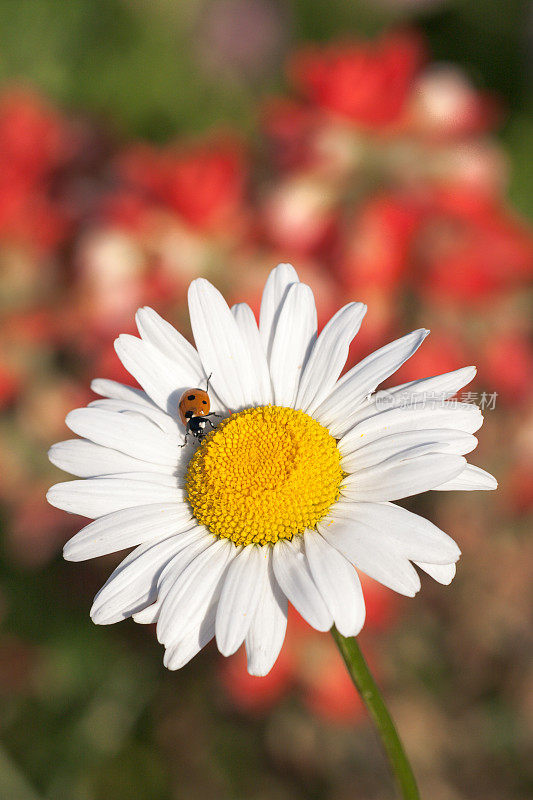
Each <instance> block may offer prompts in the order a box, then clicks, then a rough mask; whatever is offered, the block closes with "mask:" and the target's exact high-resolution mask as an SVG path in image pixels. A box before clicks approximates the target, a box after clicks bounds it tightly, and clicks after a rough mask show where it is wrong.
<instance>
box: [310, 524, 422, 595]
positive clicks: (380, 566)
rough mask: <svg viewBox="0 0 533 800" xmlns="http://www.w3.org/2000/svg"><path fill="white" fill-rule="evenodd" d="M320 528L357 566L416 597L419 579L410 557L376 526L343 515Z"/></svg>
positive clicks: (377, 579) (375, 578)
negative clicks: (370, 526)
mask: <svg viewBox="0 0 533 800" xmlns="http://www.w3.org/2000/svg"><path fill="white" fill-rule="evenodd" d="M317 527H318V530H319V532H320V533H321V534H322V536H323V537H324V539H325V540H326V541H327V542H329V544H330V545H332V546H333V547H335V548H336V549H337V550H339V552H341V553H342V554H343V555H344V556H345V557H346V558H347V559H348V561H350V562H351V563H352V564H353V565H354V566H355V567H357V569H359V570H361V572H364V573H365V574H366V575H368V577H369V578H373V579H374V580H376V581H378V582H379V583H382V584H383V585H384V586H388V587H389V589H393V590H394V591H395V592H399V594H404V595H407V596H408V597H414V595H415V594H416V593H417V592H418V590H419V589H420V578H419V577H418V575H417V572H416V570H415V569H414V567H413V566H412V564H411V563H410V562H409V560H408V559H407V558H406V557H405V556H404V555H403V553H401V552H400V550H399V548H396V547H395V546H394V545H393V543H391V542H390V540H389V539H388V538H385V537H383V539H380V538H379V537H378V536H376V531H375V529H374V528H369V527H368V526H366V525H363V524H362V523H361V522H355V521H354V520H351V519H346V518H341V517H333V516H330V517H327V518H326V519H324V520H322V521H321V522H319V523H318V526H317Z"/></svg>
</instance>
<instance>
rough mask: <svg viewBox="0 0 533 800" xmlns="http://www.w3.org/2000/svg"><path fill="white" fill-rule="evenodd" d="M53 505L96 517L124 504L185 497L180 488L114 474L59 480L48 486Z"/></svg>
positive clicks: (173, 500)
mask: <svg viewBox="0 0 533 800" xmlns="http://www.w3.org/2000/svg"><path fill="white" fill-rule="evenodd" d="M46 499H47V500H48V502H49V503H50V505H52V506H55V507H56V508H62V509H63V511H69V512H70V513H71V514H80V516H82V517H89V518H90V519H96V518H97V517H102V516H104V514H112V513H113V512H114V511H120V510H121V509H123V508H133V507H134V506H145V505H150V504H152V503H177V502H179V501H180V500H181V501H182V500H183V491H182V490H181V489H178V488H177V487H176V488H170V487H167V486H158V485H157V484H155V483H148V482H145V481H136V480H125V479H115V478H86V479H85V480H82V481H67V482H65V483H56V484H55V486H52V487H51V488H50V489H49V490H48V494H47V495H46Z"/></svg>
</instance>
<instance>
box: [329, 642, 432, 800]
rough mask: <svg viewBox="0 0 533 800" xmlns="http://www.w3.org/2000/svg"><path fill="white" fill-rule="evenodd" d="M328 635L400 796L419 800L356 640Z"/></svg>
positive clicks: (395, 736) (396, 734) (411, 773)
mask: <svg viewBox="0 0 533 800" xmlns="http://www.w3.org/2000/svg"><path fill="white" fill-rule="evenodd" d="M331 632H332V634H333V638H334V639H335V642H336V643H337V647H338V648H339V650H340V652H341V655H342V657H343V659H344V662H345V664H346V666H347V668H348V672H349V673H350V677H351V679H352V681H353V683H354V685H355V687H356V689H357V690H358V692H359V694H360V695H361V697H362V699H363V702H364V704H365V705H366V707H367V709H368V712H369V714H370V716H371V717H372V719H373V720H374V723H375V725H376V728H377V729H378V731H379V735H380V736H381V741H382V743H383V747H384V748H385V751H386V753H387V756H388V757H389V762H390V766H391V769H392V772H393V775H394V777H395V778H396V782H397V784H398V789H399V791H400V797H401V798H402V799H403V800H420V793H419V791H418V787H417V785H416V781H415V776H414V775H413V770H412V769H411V765H410V764H409V761H408V760H407V756H406V755H405V750H404V749H403V745H402V743H401V741H400V739H399V736H398V732H397V731H396V727H395V725H394V722H393V721H392V717H391V715H390V714H389V712H388V710H387V706H386V705H385V703H384V701H383V698H382V696H381V693H380V691H379V689H378V687H377V685H376V683H375V681H374V678H373V677H372V675H371V674H370V670H369V669H368V666H367V663H366V661H365V659H364V658H363V654H362V653H361V650H360V649H359V645H358V644H357V640H356V639H355V637H351V638H349V639H347V638H345V637H344V636H342V635H341V634H340V633H339V632H338V630H337V629H336V628H332V629H331Z"/></svg>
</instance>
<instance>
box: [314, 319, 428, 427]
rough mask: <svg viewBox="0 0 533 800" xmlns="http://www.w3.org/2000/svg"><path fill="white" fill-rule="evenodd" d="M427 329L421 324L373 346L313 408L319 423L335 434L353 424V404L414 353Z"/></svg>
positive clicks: (355, 408) (354, 406)
mask: <svg viewBox="0 0 533 800" xmlns="http://www.w3.org/2000/svg"><path fill="white" fill-rule="evenodd" d="M428 333H429V331H427V330H425V329H424V328H421V329H420V330H417V331H413V333H410V334H408V335H407V336H403V337H402V338H401V339H397V340H396V341H395V342H390V343H389V344H387V345H385V347H382V348H381V349H380V350H376V352H375V353H372V354H371V355H370V356H368V357H367V358H365V359H364V360H363V361H361V362H360V363H359V364H357V365H356V366H355V367H353V368H352V369H351V370H350V371H349V372H347V373H346V375H344V376H343V377H342V378H341V379H340V380H339V381H337V383H336V384H335V386H334V388H333V390H332V392H331V394H330V396H329V397H328V398H327V399H326V400H325V401H324V402H323V403H321V405H320V406H319V407H318V408H317V409H316V411H315V414H314V415H313V416H315V417H316V418H317V419H318V421H319V422H321V423H322V425H325V426H326V427H327V428H329V429H330V432H331V434H332V435H333V436H335V437H336V438H339V437H340V436H342V435H343V434H344V433H346V431H347V430H349V429H350V428H351V427H352V425H353V419H354V418H355V414H356V410H357V407H358V406H359V405H360V404H361V403H362V402H363V401H364V400H365V398H366V397H367V395H369V394H370V393H371V392H373V391H374V389H375V388H376V386H378V384H380V383H381V382H382V381H384V380H385V378H388V377H389V375H392V374H393V372H396V370H397V369H399V368H400V367H401V365H402V364H403V363H404V362H405V361H407V359H408V358H410V357H411V356H412V355H413V353H415V352H416V351H417V350H418V348H419V347H420V345H421V344H422V342H423V341H424V339H425V338H426V336H427V334H428Z"/></svg>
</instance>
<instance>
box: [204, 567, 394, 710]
mask: <svg viewBox="0 0 533 800" xmlns="http://www.w3.org/2000/svg"><path fill="white" fill-rule="evenodd" d="M361 579H362V581H363V584H364V591H365V604H366V623H365V636H368V633H369V631H374V632H377V631H384V630H385V629H387V628H388V627H390V626H391V625H392V624H394V622H395V621H396V619H397V616H398V612H399V607H400V605H401V600H399V599H398V598H397V597H395V596H394V595H392V594H391V592H388V591H387V590H386V589H384V588H383V587H382V586H381V585H380V584H378V583H376V582H375V581H372V580H370V579H369V578H366V576H361ZM372 660H373V661H374V660H375V659H374V658H373V659H372ZM373 667H375V664H373ZM218 670H219V677H220V680H221V682H222V684H223V686H224V688H225V690H226V692H227V693H228V695H229V697H230V698H231V700H232V702H233V704H234V705H235V706H236V707H237V708H238V709H240V710H241V711H243V712H245V713H252V714H260V713H265V712H267V711H269V710H270V709H271V708H272V707H273V706H274V705H275V704H276V703H278V702H280V700H282V699H283V698H284V697H285V696H287V695H288V694H290V693H291V692H296V694H297V695H298V697H299V698H300V699H301V701H302V702H303V704H304V705H305V706H306V707H307V708H308V709H309V711H311V712H312V713H313V714H317V715H318V716H319V717H321V718H322V719H324V720H325V721H326V722H334V723H345V722H353V721H354V720H357V719H359V718H360V717H361V716H362V715H363V705H362V702H361V700H360V698H359V695H358V694H357V693H356V692H354V689H353V685H352V682H351V679H350V677H349V675H348V673H347V671H346V668H345V666H344V664H343V662H342V659H341V657H340V655H339V653H338V651H337V648H336V646H335V644H334V642H333V639H332V638H330V637H327V636H321V635H320V634H319V633H317V631H315V630H314V629H313V628H311V627H310V626H309V625H308V624H307V622H305V620H303V619H302V617H301V616H300V615H299V614H298V612H297V611H295V609H294V608H293V607H292V606H291V605H289V615H288V624H287V635H286V638H285V641H284V644H283V648H282V650H281V653H280V655H279V657H278V660H277V661H276V663H275V664H274V666H273V668H272V669H271V671H270V672H269V673H268V675H266V676H265V677H264V678H261V679H258V678H254V677H253V676H252V675H249V674H248V672H247V670H246V653H245V651H244V648H241V649H240V650H239V651H238V652H237V653H235V655H233V656H231V657H230V658H223V659H219V661H218Z"/></svg>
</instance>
